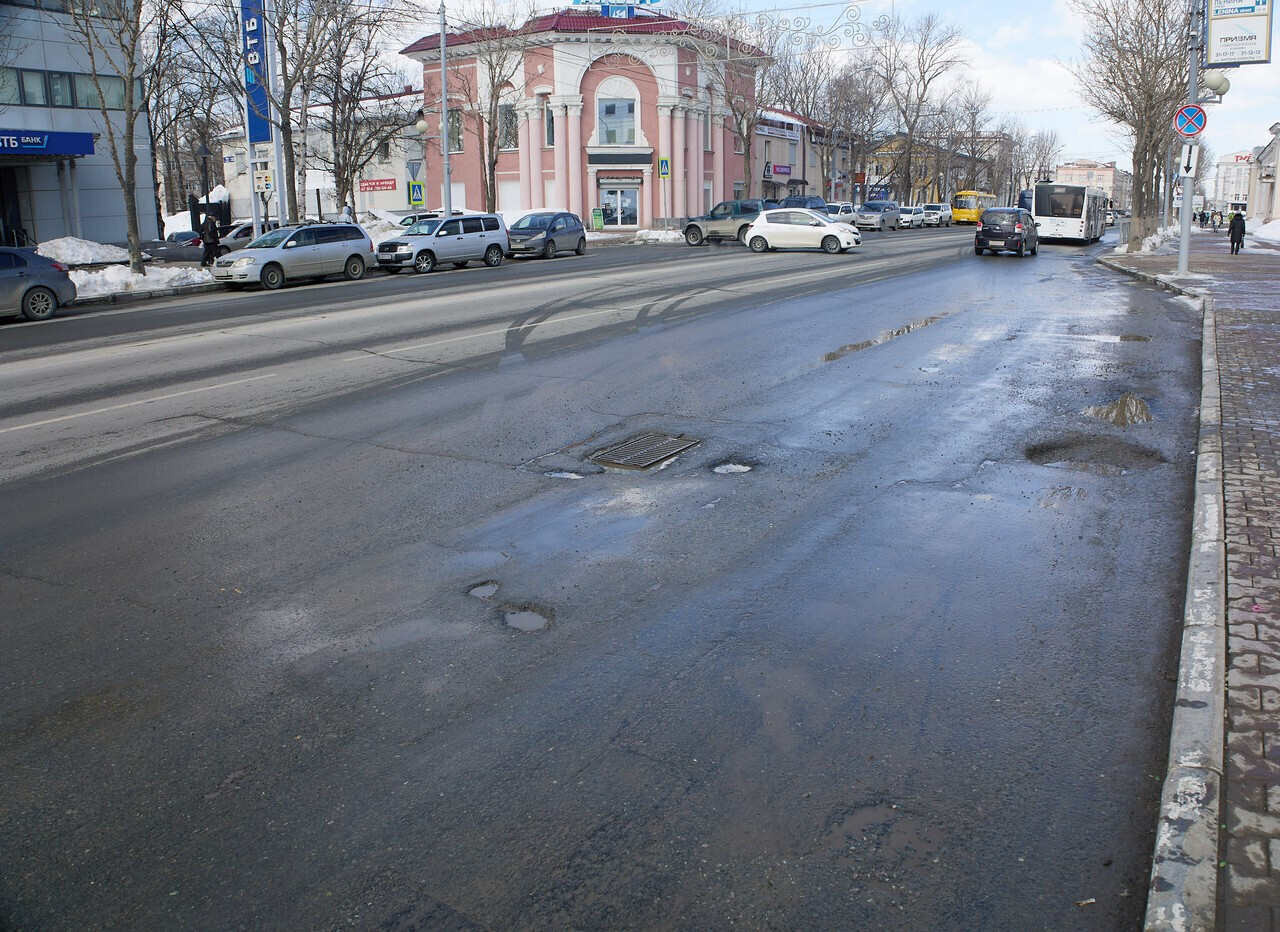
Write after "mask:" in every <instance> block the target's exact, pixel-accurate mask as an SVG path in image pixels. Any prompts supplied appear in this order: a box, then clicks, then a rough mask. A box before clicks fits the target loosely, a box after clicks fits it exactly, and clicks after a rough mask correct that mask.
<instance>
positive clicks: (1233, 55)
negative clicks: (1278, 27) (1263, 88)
mask: <svg viewBox="0 0 1280 932" xmlns="http://www.w3.org/2000/svg"><path fill="white" fill-rule="evenodd" d="M1273 5H1274V0H1208V7H1209V17H1208V18H1209V23H1208V38H1209V42H1208V44H1207V45H1206V47H1205V53H1204V59H1205V65H1206V67H1209V68H1216V67H1222V66H1223V65H1265V64H1266V63H1268V62H1270V61H1271V18H1272V9H1273Z"/></svg>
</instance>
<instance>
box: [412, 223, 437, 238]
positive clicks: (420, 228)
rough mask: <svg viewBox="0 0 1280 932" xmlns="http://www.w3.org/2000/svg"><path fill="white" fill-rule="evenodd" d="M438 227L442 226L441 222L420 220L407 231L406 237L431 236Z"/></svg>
mask: <svg viewBox="0 0 1280 932" xmlns="http://www.w3.org/2000/svg"><path fill="white" fill-rule="evenodd" d="M438 226H440V221H439V220H419V221H418V222H417V223H415V224H414V225H413V226H411V227H409V229H407V230H405V236H430V235H431V234H432V233H434V232H435V231H436V227H438Z"/></svg>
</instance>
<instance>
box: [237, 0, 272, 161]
mask: <svg viewBox="0 0 1280 932" xmlns="http://www.w3.org/2000/svg"><path fill="white" fill-rule="evenodd" d="M262 4H263V0H241V2H240V27H241V34H242V36H241V37H242V39H243V46H244V95H245V120H246V122H247V123H248V124H249V142H250V143H251V144H252V143H255V142H270V141H271V123H270V121H269V120H268V115H269V114H270V112H271V110H270V104H269V102H268V101H267V83H266V82H267V74H268V72H269V69H268V68H267V56H268V55H269V54H270V52H269V49H268V47H267V24H266V20H265V18H264V17H263V15H262Z"/></svg>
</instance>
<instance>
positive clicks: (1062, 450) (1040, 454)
mask: <svg viewBox="0 0 1280 932" xmlns="http://www.w3.org/2000/svg"><path fill="white" fill-rule="evenodd" d="M1026 457H1027V459H1029V460H1030V461H1031V462H1033V463H1035V464H1037V465H1039V466H1050V467H1053V468H1055V469H1074V470H1078V471H1080V472H1091V473H1097V474H1098V475H1103V476H1122V475H1124V474H1125V473H1126V472H1129V471H1130V470H1133V469H1150V468H1152V467H1153V466H1159V465H1161V464H1162V463H1165V462H1167V460H1166V459H1165V458H1164V457H1163V456H1161V455H1160V454H1159V453H1158V452H1156V451H1155V450H1152V449H1149V448H1147V447H1143V446H1139V445H1138V444H1136V443H1129V442H1127V441H1124V440H1118V439H1116V438H1114V437H1099V436H1094V435H1092V434H1070V435H1068V436H1066V437H1063V438H1062V439H1060V440H1052V441H1049V442H1047V443H1037V444H1033V445H1032V446H1029V447H1027V450H1026Z"/></svg>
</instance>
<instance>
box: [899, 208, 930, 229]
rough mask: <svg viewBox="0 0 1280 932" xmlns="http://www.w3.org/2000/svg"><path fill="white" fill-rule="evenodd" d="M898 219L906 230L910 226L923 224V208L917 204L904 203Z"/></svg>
mask: <svg viewBox="0 0 1280 932" xmlns="http://www.w3.org/2000/svg"><path fill="white" fill-rule="evenodd" d="M899 219H900V222H901V223H902V225H903V226H904V227H906V228H907V229H908V230H909V229H911V228H912V227H922V226H924V208H923V207H921V206H920V205H919V204H912V205H910V206H907V205H905V204H904V205H903V207H902V216H901V217H900V218H899Z"/></svg>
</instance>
